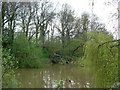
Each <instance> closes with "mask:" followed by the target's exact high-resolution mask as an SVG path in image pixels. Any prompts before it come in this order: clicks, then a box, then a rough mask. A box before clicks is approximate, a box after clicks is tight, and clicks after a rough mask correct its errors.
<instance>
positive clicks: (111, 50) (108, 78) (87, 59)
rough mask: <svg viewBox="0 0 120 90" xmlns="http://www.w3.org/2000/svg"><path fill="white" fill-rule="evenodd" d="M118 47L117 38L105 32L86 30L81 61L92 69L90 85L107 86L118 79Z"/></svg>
mask: <svg viewBox="0 0 120 90" xmlns="http://www.w3.org/2000/svg"><path fill="white" fill-rule="evenodd" d="M118 47H119V40H114V39H113V37H112V35H110V34H108V33H107V32H101V31H92V32H88V41H87V42H86V44H85V55H84V59H83V61H84V65H85V66H86V67H89V68H90V69H91V68H92V70H93V77H94V79H93V82H94V83H92V86H94V87H97V88H101V87H102V88H109V87H111V86H112V85H113V84H114V83H115V82H117V81H118ZM101 78H102V79H101Z"/></svg>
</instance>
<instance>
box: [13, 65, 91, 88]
mask: <svg viewBox="0 0 120 90" xmlns="http://www.w3.org/2000/svg"><path fill="white" fill-rule="evenodd" d="M15 75H16V78H17V80H18V81H20V82H21V83H22V84H21V86H20V87H21V88H55V87H56V86H57V85H58V83H59V81H60V80H61V83H62V87H63V88H90V87H91V84H92V78H93V77H92V74H91V72H90V71H89V70H85V69H84V67H80V66H76V65H51V66H49V67H46V68H40V69H17V70H15Z"/></svg>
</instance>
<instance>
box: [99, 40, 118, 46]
mask: <svg viewBox="0 0 120 90" xmlns="http://www.w3.org/2000/svg"><path fill="white" fill-rule="evenodd" d="M113 42H118V45H115V46H119V45H120V39H118V40H112V41H107V42H104V43H102V44H100V45H98V48H100V47H101V46H103V45H105V44H108V43H113ZM112 47H114V46H112Z"/></svg>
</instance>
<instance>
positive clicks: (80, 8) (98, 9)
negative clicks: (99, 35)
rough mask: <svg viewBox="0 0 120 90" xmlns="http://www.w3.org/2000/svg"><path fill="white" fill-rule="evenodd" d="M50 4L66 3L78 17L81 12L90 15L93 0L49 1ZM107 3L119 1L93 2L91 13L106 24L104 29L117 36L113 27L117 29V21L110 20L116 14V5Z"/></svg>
mask: <svg viewBox="0 0 120 90" xmlns="http://www.w3.org/2000/svg"><path fill="white" fill-rule="evenodd" d="M51 1H52V2H55V3H58V2H59V4H61V5H62V4H63V3H68V4H69V5H71V7H72V8H73V9H74V10H75V12H76V15H78V16H80V15H81V14H82V13H83V12H88V13H91V9H92V7H91V4H92V1H93V0H51ZM108 1H110V2H111V1H114V2H115V1H120V0H94V8H93V13H94V14H96V15H97V16H98V17H99V18H100V21H101V22H103V23H105V24H106V28H107V30H108V31H110V32H111V33H113V34H114V35H115V38H116V35H117V31H115V29H114V28H113V27H115V28H116V29H117V20H116V19H115V16H114V18H112V15H113V14H114V13H117V8H118V4H117V3H116V2H115V3H114V2H112V3H111V4H110V3H108Z"/></svg>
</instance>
